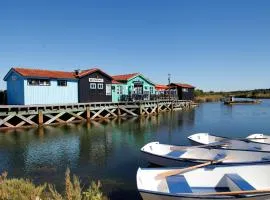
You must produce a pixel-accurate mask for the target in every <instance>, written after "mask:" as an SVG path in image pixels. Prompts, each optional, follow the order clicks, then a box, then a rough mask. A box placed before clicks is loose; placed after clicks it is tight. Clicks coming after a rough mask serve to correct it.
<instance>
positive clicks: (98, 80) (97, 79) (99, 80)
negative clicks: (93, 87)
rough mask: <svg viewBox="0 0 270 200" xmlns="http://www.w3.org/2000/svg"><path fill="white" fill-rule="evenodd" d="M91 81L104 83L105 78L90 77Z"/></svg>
mask: <svg viewBox="0 0 270 200" xmlns="http://www.w3.org/2000/svg"><path fill="white" fill-rule="evenodd" d="M89 82H92V83H103V82H104V80H103V78H89Z"/></svg>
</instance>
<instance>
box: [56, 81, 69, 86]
mask: <svg viewBox="0 0 270 200" xmlns="http://www.w3.org/2000/svg"><path fill="white" fill-rule="evenodd" d="M57 85H58V86H62V87H65V86H67V81H65V80H59V81H57Z"/></svg>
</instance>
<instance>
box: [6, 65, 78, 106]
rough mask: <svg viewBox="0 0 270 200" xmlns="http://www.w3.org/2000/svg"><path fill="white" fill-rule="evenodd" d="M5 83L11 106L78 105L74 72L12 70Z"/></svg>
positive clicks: (76, 80) (8, 101)
mask: <svg viewBox="0 0 270 200" xmlns="http://www.w3.org/2000/svg"><path fill="white" fill-rule="evenodd" d="M4 81H6V82H7V103H8V104H9V105H35V104H67V103H78V79H77V78H76V74H75V73H74V72H63V71H51V70H40V69H25V68H11V69H10V71H9V72H8V73H7V75H6V76H5V78H4Z"/></svg>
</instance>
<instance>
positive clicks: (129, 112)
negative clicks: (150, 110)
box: [119, 106, 138, 117]
mask: <svg viewBox="0 0 270 200" xmlns="http://www.w3.org/2000/svg"><path fill="white" fill-rule="evenodd" d="M119 108H120V109H121V110H123V111H125V112H127V113H128V114H130V115H132V116H134V117H137V116H138V115H137V114H136V113H134V112H132V111H130V110H128V109H126V108H124V107H122V106H121V107H119Z"/></svg>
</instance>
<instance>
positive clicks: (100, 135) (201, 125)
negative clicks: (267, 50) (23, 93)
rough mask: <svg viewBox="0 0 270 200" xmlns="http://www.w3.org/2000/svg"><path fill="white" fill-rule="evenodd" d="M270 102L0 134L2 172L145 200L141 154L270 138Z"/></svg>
mask: <svg viewBox="0 0 270 200" xmlns="http://www.w3.org/2000/svg"><path fill="white" fill-rule="evenodd" d="M269 119H270V100H264V101H263V103H262V104H260V105H235V106H226V105H223V104H222V103H205V104H201V105H200V106H199V107H198V108H195V109H192V110H187V111H175V112H167V113H162V114H160V115H159V116H152V117H145V118H135V119H129V120H120V119H116V120H110V121H109V120H108V121H102V122H91V123H84V124H70V125H63V126H56V127H52V126H48V127H44V128H36V129H22V130H16V131H14V130H12V131H5V132H4V131H2V132H1V133H0V172H2V171H4V170H6V171H8V172H9V176H10V177H25V178H30V179H31V180H33V181H34V182H35V183H43V182H51V183H54V184H55V185H56V186H57V188H59V189H62V188H63V186H64V185H63V184H64V173H65V170H66V168H67V167H69V168H70V169H71V172H72V173H74V174H76V175H78V176H79V177H80V179H81V181H82V183H83V184H85V185H87V184H88V183H89V180H101V182H102V184H103V190H104V192H105V193H106V194H107V195H108V196H109V198H110V199H111V200H115V199H134V200H135V199H140V198H139V194H138V193H137V190H136V179H135V176H136V171H137V168H138V167H139V166H141V167H147V166H148V164H147V163H146V162H145V161H143V160H141V159H140V148H141V147H142V146H143V145H144V144H146V143H148V142H151V141H160V142H162V143H172V144H179V145H189V141H188V140H187V139H186V137H187V136H188V135H190V134H192V133H196V132H210V133H214V134H217V135H223V136H228V137H246V136H247V135H248V134H251V133H257V132H262V133H269V134H270V123H269Z"/></svg>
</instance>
